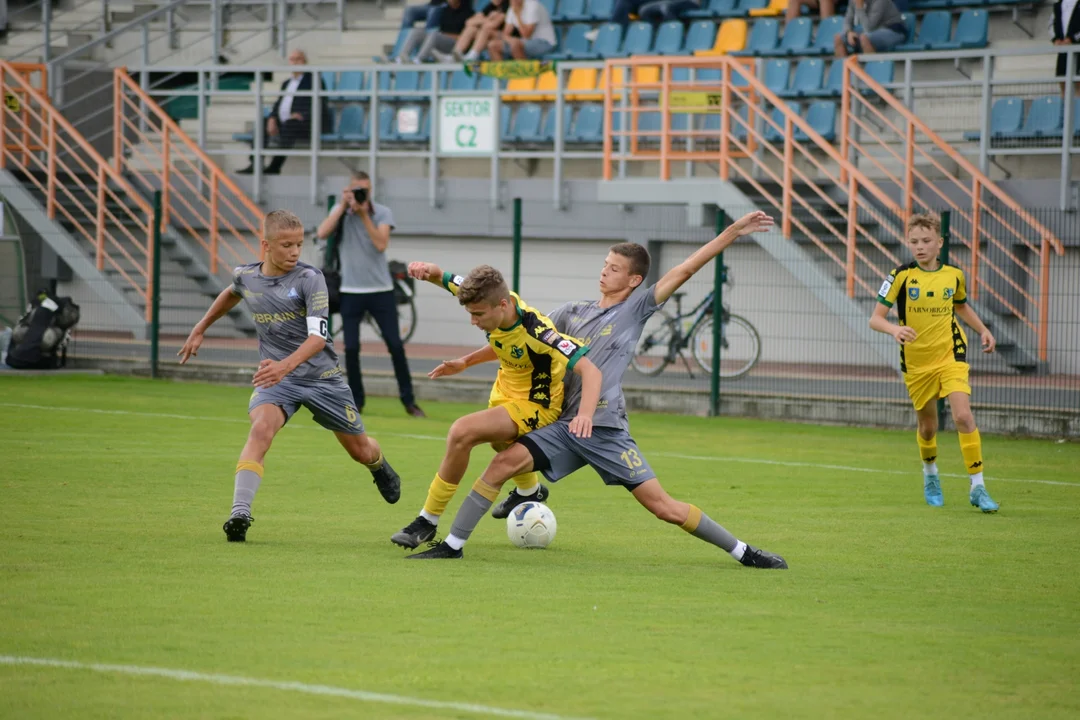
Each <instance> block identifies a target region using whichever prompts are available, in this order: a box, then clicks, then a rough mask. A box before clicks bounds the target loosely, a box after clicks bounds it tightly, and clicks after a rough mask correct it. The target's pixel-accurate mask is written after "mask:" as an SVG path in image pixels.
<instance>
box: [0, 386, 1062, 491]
mask: <svg viewBox="0 0 1080 720" xmlns="http://www.w3.org/2000/svg"><path fill="white" fill-rule="evenodd" d="M0 407H12V408H24V409H28V410H53V411H60V412H89V413H100V414H102V415H134V416H138V417H157V418H168V419H171V420H195V421H200V422H202V421H206V422H226V423H243V424H244V425H247V424H248V420H246V419H241V418H223V417H211V416H200V415H175V414H172V413H151V412H140V411H138V410H102V409H100V408H79V407H61V406H56V405H28V404H25V403H5V402H0ZM285 427H297V428H299V429H301V430H321V429H322V428H317V427H310V426H304V425H294V426H289V425H286V426H285ZM373 434H374V435H376V436H378V437H400V438H408V439H411V440H436V441H438V442H445V441H446V438H445V437H440V436H438V435H415V434H412V433H393V432H376V433H373ZM649 454H650V455H654V456H656V457H669V458H676V459H678V460H700V461H704V462H733V463H747V464H752V465H780V466H783V467H800V468H814V469H817V470H842V471H844V472H861V473H873V474H875V475H911V474H912V473H911V472H910V471H907V470H878V469H876V468H866V467H854V466H849V465H829V464H825V463H809V462H793V461H786V460H766V459H764V458H744V457H730V456H724V455H682V454H680V453H666V452H652V453H649ZM941 476H942V477H953V478H963V477H967V476H966V475H959V474H956V473H941ZM992 479H993V481H994V482H998V481H1000V482H1018V483H1037V484H1039V485H1064V486H1066V487H1080V483H1071V482H1060V481H1058V480H1037V479H1033V478H1003V477H997V476H993V478H992Z"/></svg>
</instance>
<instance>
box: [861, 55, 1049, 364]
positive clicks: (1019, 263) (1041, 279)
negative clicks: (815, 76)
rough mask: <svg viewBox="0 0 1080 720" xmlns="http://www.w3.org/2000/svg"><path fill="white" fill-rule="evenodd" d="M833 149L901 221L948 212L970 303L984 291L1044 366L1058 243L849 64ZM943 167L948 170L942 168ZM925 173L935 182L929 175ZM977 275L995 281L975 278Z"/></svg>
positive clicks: (1015, 203) (954, 151)
mask: <svg viewBox="0 0 1080 720" xmlns="http://www.w3.org/2000/svg"><path fill="white" fill-rule="evenodd" d="M856 83H857V85H856ZM853 87H855V88H856V89H853ZM859 88H866V89H868V90H869V92H868V93H864V92H861V91H860V89H859ZM887 111H888V112H887ZM871 118H872V119H873V122H869V120H870V119H871ZM840 147H841V152H842V153H845V154H847V153H848V152H849V151H850V152H852V153H854V154H855V155H856V156H858V157H860V158H867V159H868V160H870V161H871V162H873V163H874V164H875V165H876V166H877V167H878V168H879V171H880V173H881V176H882V177H881V179H880V180H879V181H878V182H879V183H887V184H892V185H894V186H895V187H896V188H897V189H898V190H899V191H900V195H901V197H903V199H904V215H905V217H908V216H910V215H911V214H912V213H915V212H925V211H932V210H934V209H935V208H940V207H942V206H947V207H949V208H950V209H951V210H952V215H953V218H954V222H953V225H952V227H951V235H952V237H953V238H955V239H956V240H958V241H959V242H960V243H962V245H963V246H964V247H965V248H966V249H967V251H968V252H967V258H966V261H964V260H963V259H961V266H962V267H963V269H964V270H965V272H966V274H967V278H968V284H969V292H970V294H971V297H972V298H974V299H979V297H980V295H982V294H983V293H985V294H986V295H987V296H988V297H990V298H993V300H994V301H995V302H997V303H1000V304H1001V305H1002V306H1003V307H1005V308H1007V309H1008V311H1009V312H1010V313H1012V314H1013V315H1015V316H1016V317H1017V318H1019V319H1020V320H1021V321H1022V322H1023V323H1024V324H1025V325H1026V326H1027V327H1028V328H1030V329H1031V330H1032V332H1034V333H1035V336H1036V338H1037V344H1038V354H1039V360H1041V361H1045V360H1046V352H1047V333H1048V324H1049V305H1050V255H1051V252H1056V253H1057V254H1058V255H1062V254H1064V249H1063V247H1062V245H1061V241H1060V240H1059V239H1058V238H1057V237H1056V236H1055V235H1054V234H1053V233H1052V232H1051V231H1050V230H1049V229H1048V228H1046V227H1045V226H1044V225H1042V224H1041V223H1040V222H1038V221H1037V220H1036V219H1035V218H1033V217H1032V216H1031V215H1030V214H1029V213H1028V212H1026V211H1025V210H1024V209H1023V208H1022V207H1021V206H1020V204H1019V203H1017V202H1016V201H1015V200H1013V199H1012V198H1011V197H1010V196H1009V195H1008V194H1007V193H1005V192H1004V191H1003V190H1002V189H1001V188H999V187H998V186H997V185H996V184H995V183H994V182H993V181H992V180H991V179H990V178H989V177H987V176H986V175H985V174H984V173H983V172H981V171H980V170H979V169H978V168H977V167H975V166H974V165H973V164H972V163H971V162H969V161H968V160H967V158H965V157H964V156H963V155H961V154H960V153H959V152H958V151H957V150H956V149H955V148H954V147H952V146H951V145H949V144H948V143H947V142H945V140H943V139H942V138H941V136H940V135H938V134H937V133H935V132H934V131H933V130H931V129H930V128H929V127H928V126H927V125H926V123H924V122H923V121H922V120H920V119H919V118H918V117H917V116H916V115H915V114H914V113H913V112H911V111H910V110H908V109H907V108H906V107H905V106H904V104H903V103H902V102H900V101H899V100H897V99H896V97H894V96H893V95H892V93H890V92H889V91H888V90H886V89H885V88H884V87H882V86H881V85H880V84H878V83H877V82H876V81H875V80H874V79H873V78H871V77H870V76H869V75H868V74H867V73H866V71H865V69H863V67H862V66H861V65H860V64H859V63H858V62H857V61H855V59H854V58H852V59H850V60H849V61H847V62H846V63H845V64H844V95H843V100H842V103H841V115H840ZM901 153H902V155H901ZM883 158H885V159H889V158H891V159H892V160H893V161H895V162H896V163H897V165H898V166H899V168H900V172H899V174H898V173H896V172H892V171H890V170H888V169H887V168H886V167H884V163H882V159H883ZM946 162H951V163H952V164H954V165H955V169H951V168H947V167H946V166H945V164H946ZM920 165H922V167H925V168H929V169H927V170H924V169H922V168H921V167H920ZM933 171H937V179H938V180H939V182H935V181H934V179H932V178H931V177H929V175H928V173H929V172H933ZM942 180H943V181H944V182H941V181H942ZM943 186H944V187H943ZM946 188H947V190H948V192H946ZM1006 215H1009V217H1006ZM984 246H985V247H987V248H993V249H994V250H995V251H996V252H995V253H994V255H997V256H998V257H997V259H995V258H994V257H992V256H991V255H989V254H986V253H984V251H983V247H984ZM1017 246H1023V247H1026V248H1028V249H1029V250H1030V251H1031V252H1032V253H1033V254H1034V255H1035V257H1037V258H1038V262H1037V263H1036V264H1035V266H1033V264H1032V263H1029V262H1027V261H1026V260H1025V259H1024V258H1023V257H1021V256H1020V254H1018V253H1016V252H1014V250H1013V248H1014V247H1017ZM984 269H985V271H986V274H987V276H988V277H990V278H992V279H993V280H994V281H995V282H985V281H984V280H983V279H982V277H981V272H982V271H983V270H984ZM1014 275H1015V276H1016V277H1014ZM1017 277H1019V278H1020V280H1021V282H1018V281H1017V279H1016V278H1017ZM1009 295H1012V296H1013V297H1009ZM1017 298H1019V300H1017Z"/></svg>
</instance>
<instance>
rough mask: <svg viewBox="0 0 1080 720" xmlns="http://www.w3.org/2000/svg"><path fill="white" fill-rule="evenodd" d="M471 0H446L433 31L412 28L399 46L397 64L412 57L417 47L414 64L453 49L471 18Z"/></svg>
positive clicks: (425, 28)
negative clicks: (403, 42) (436, 53)
mask: <svg viewBox="0 0 1080 720" xmlns="http://www.w3.org/2000/svg"><path fill="white" fill-rule="evenodd" d="M472 14H473V6H472V0H446V5H445V6H444V7H443V8H442V12H440V13H439V23H438V26H437V27H436V28H435V29H430V28H427V27H424V28H413V29H412V30H410V31H409V36H408V37H407V38H405V44H404V45H402V46H401V53H400V54H399V55H398V56H397V61H398V62H403V61H404V60H406V59H408V57H409V56H410V55H412V53H413V50H416V48H417V46H419V47H420V51H419V52H417V53H416V57H415V58H413V62H414V63H422V62H427V61H428V60H433V59H435V56H434V53H435V52H436V51H437V52H440V53H446V52H450V51H451V50H453V49H454V47H455V45H456V43H457V39H458V37H459V36H460V35H461V33H462V32H463V31H464V30H465V23H467V22H468V21H469V19H470V18H472Z"/></svg>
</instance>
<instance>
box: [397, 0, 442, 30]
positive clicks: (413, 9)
mask: <svg viewBox="0 0 1080 720" xmlns="http://www.w3.org/2000/svg"><path fill="white" fill-rule="evenodd" d="M445 6H446V0H431V1H430V2H429V3H428V4H427V5H409V6H408V7H406V8H405V12H404V13H403V14H402V16H401V29H402V30H409V29H411V28H412V26H413V25H415V24H416V23H418V22H422V23H424V27H425V29H427V30H434V29H435V28H437V27H438V26H439V16H440V15H442V11H443V8H444V7H445Z"/></svg>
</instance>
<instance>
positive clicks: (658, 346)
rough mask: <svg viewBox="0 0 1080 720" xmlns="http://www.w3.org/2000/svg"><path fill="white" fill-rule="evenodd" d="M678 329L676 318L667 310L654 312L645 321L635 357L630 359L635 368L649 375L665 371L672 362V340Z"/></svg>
mask: <svg viewBox="0 0 1080 720" xmlns="http://www.w3.org/2000/svg"><path fill="white" fill-rule="evenodd" d="M676 329H677V326H676V324H675V320H674V318H672V317H671V316H670V315H668V314H667V313H666V312H664V311H663V310H660V311H657V312H655V313H653V316H652V317H651V318H649V319H648V321H646V323H645V329H644V330H643V331H642V333H641V339H640V340H638V346H637V349H636V350H635V352H634V357H633V358H631V360H630V364H631V365H633V366H634V369H635V370H637V371H638V372H639V373H641V374H642V375H648V376H649V377H652V376H654V375H659V374H660V373H662V372H664V368H666V367H667V366H668V363H670V362H671V352H670V351H671V341H672V340H673V339H674V337H675V332H676Z"/></svg>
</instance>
